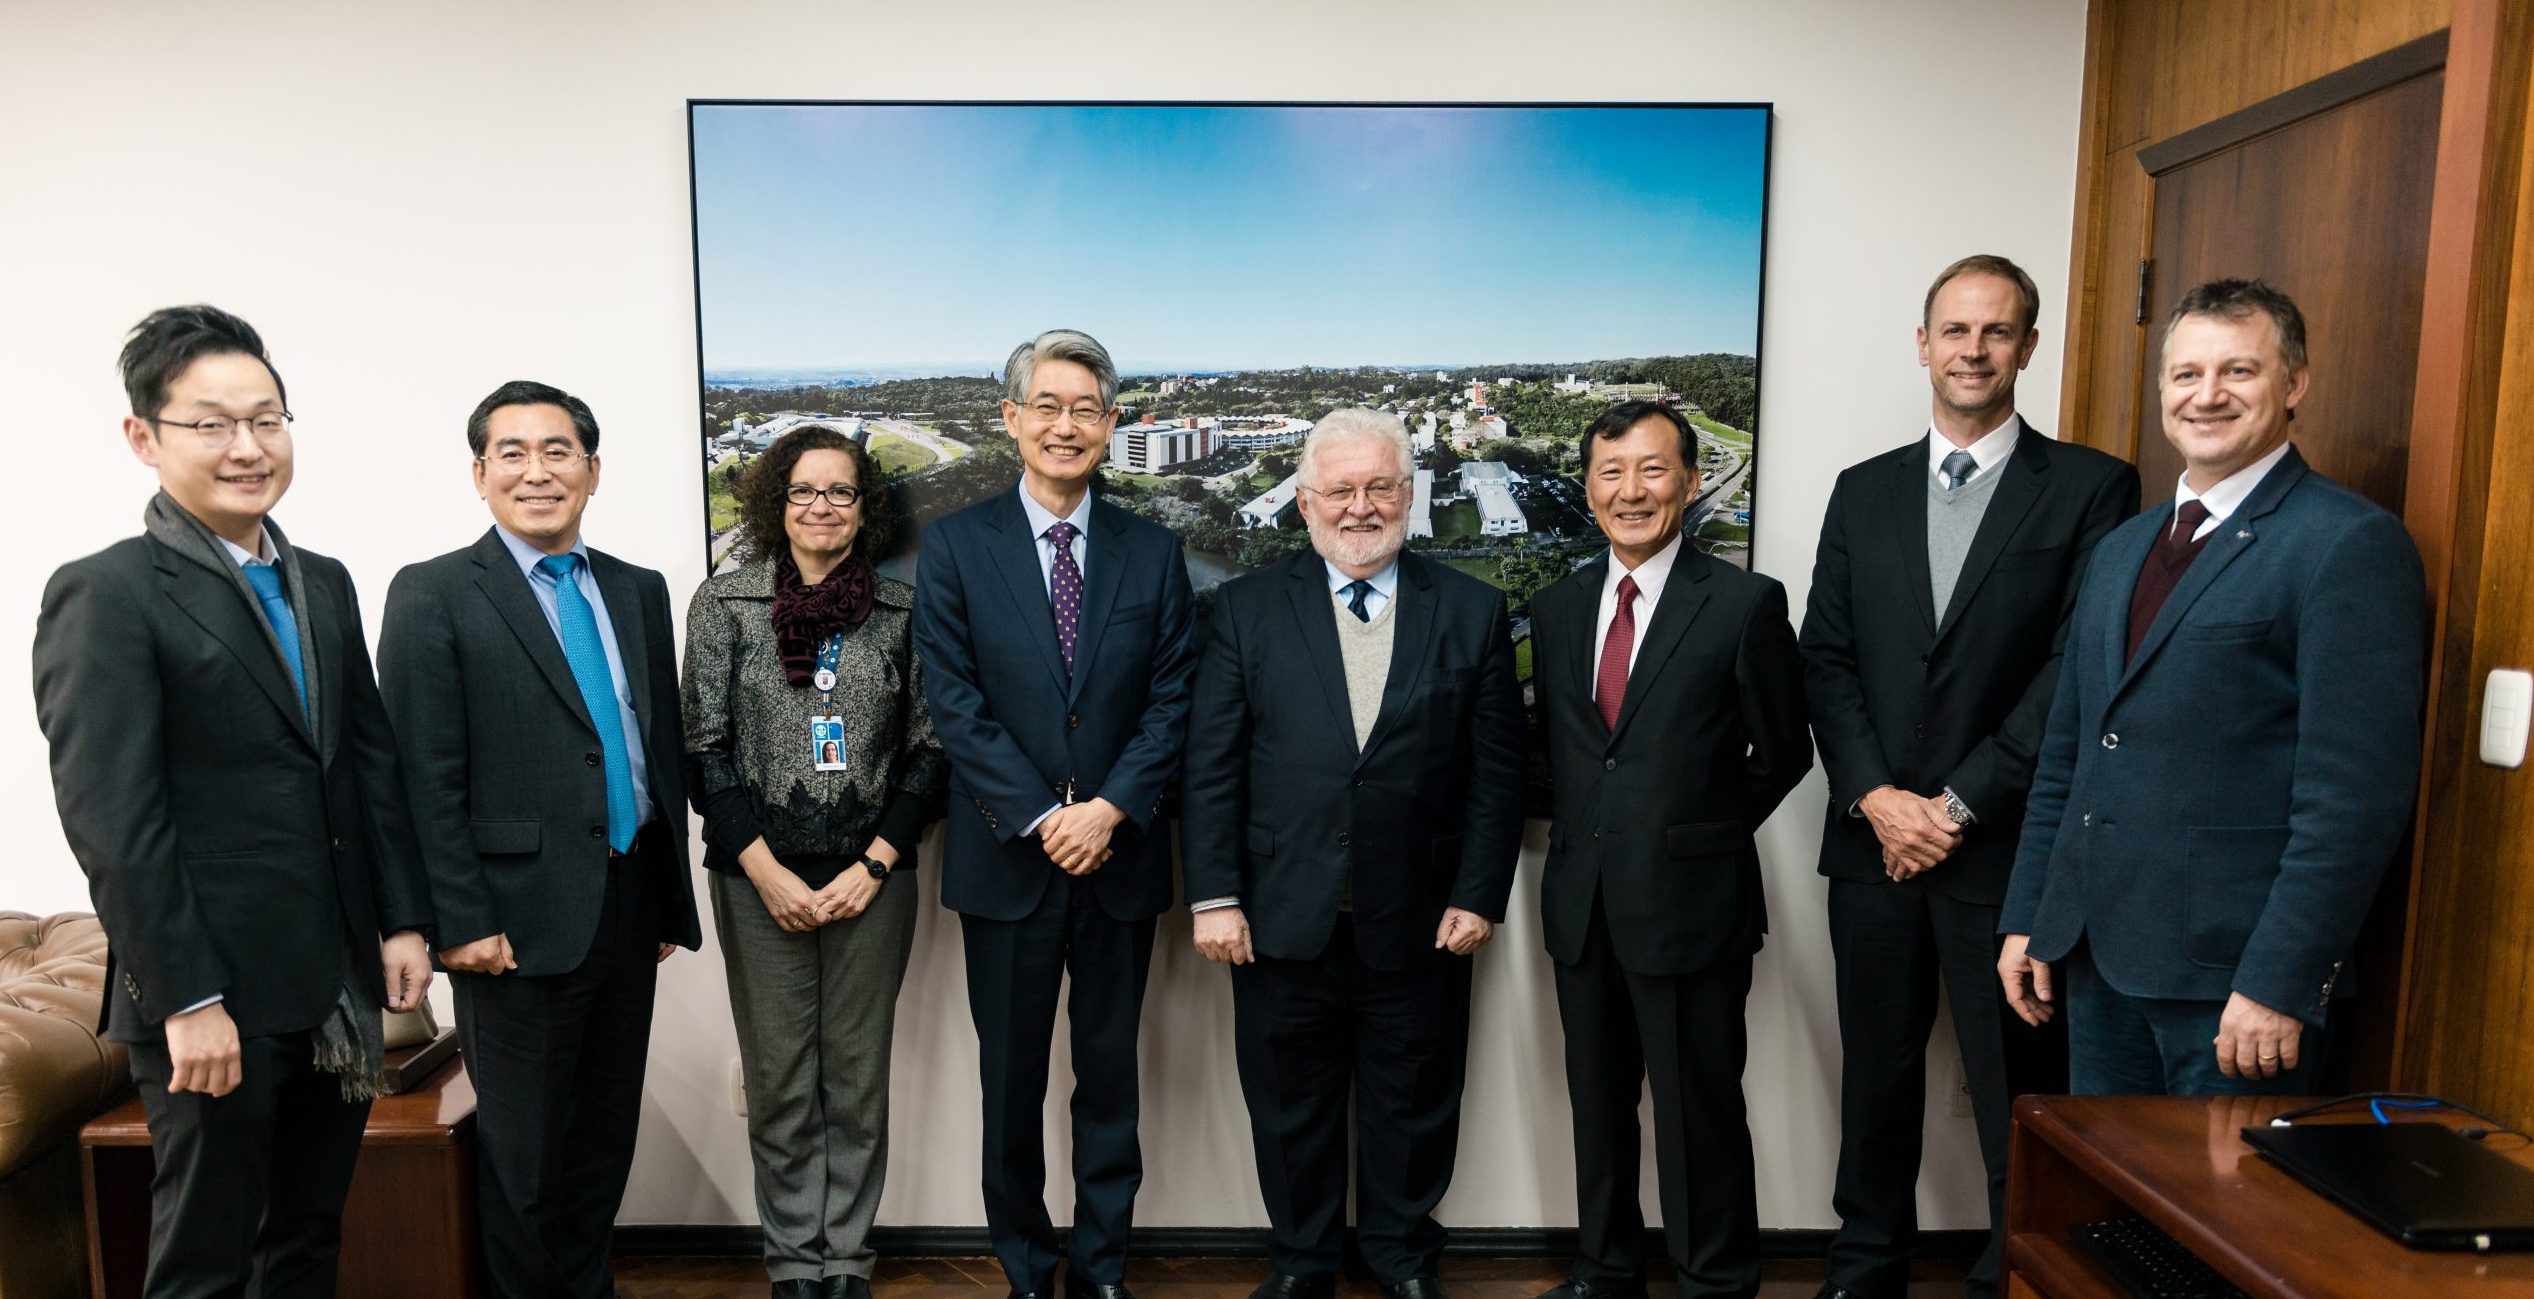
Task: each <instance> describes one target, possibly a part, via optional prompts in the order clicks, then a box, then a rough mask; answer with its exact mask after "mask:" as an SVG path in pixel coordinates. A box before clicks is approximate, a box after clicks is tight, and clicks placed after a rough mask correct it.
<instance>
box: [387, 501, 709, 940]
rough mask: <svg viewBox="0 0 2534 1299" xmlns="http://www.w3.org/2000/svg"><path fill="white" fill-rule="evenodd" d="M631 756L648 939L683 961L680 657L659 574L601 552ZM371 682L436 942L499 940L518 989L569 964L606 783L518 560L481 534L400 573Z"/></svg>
mask: <svg viewBox="0 0 2534 1299" xmlns="http://www.w3.org/2000/svg"><path fill="white" fill-rule="evenodd" d="M589 565H590V572H591V573H592V574H593V575H595V576H596V577H597V579H598V589H599V592H600V594H602V595H604V596H605V597H606V598H607V618H608V621H609V622H610V623H611V624H613V625H614V627H615V629H616V648H617V652H618V654H619V656H620V657H621V658H622V659H623V660H624V664H625V675H626V677H627V678H628V680H627V683H626V684H627V687H628V689H630V690H631V692H632V694H633V701H634V715H635V716H636V718H638V719H639V720H640V722H641V724H642V733H641V735H640V736H639V737H635V736H627V737H626V738H627V740H629V741H633V742H638V743H640V744H641V745H642V756H643V762H644V764H645V775H646V777H647V778H648V783H649V786H650V790H649V792H650V795H651V807H652V810H653V814H654V816H655V817H656V818H657V820H656V822H655V830H656V831H657V832H658V833H659V834H660V836H661V838H662V839H663V840H665V841H666V843H667V844H668V845H669V851H667V852H663V853H656V854H653V855H652V856H651V857H650V861H651V863H652V867H651V869H652V871H653V879H652V890H653V896H654V897H655V898H657V899H658V901H659V906H658V908H657V914H658V915H659V917H660V929H659V933H658V937H657V941H659V942H663V943H676V944H678V945H679V946H681V947H694V946H696V945H698V944H699V943H701V942H702V941H703V935H702V932H701V931H700V929H699V928H698V926H697V924H696V918H695V897H694V891H693V889H692V887H691V886H690V884H689V883H688V879H687V843H686V840H687V835H686V780H685V776H684V764H685V761H686V753H685V748H686V746H685V744H684V742H683V740H682V738H681V732H680V730H679V724H678V677H677V650H676V645H677V642H676V640H675V639H674V636H675V633H673V632H672V631H671V630H670V626H669V588H668V583H667V582H665V581H663V580H662V579H661V577H660V575H659V574H658V573H655V572H653V571H651V570H650V569H647V568H638V567H636V566H634V565H632V564H628V563H625V562H624V561H622V560H619V559H616V558H614V557H612V556H610V555H607V554H604V553H602V552H600V551H597V550H591V551H590V552H589ZM378 667H379V679H380V682H381V684H382V686H383V687H384V689H385V692H386V696H387V709H388V715H389V716H390V717H391V718H393V719H394V721H395V724H396V738H397V741H398V743H399V744H400V745H401V748H402V752H403V756H404V769H405V777H406V782H407V786H408V788H409V790H410V791H411V798H412V804H413V819H414V828H415V830H416V832H417V833H418V834H419V836H420V839H421V844H422V859H423V863H424V865H425V867H426V868H427V869H428V871H429V873H430V878H431V898H432V903H433V905H434V907H435V908H436V909H437V911H438V913H439V917H440V935H439V943H440V946H441V947H443V948H449V947H456V946H458V945H460V944H462V943H469V942H473V941H474V940H476V939H478V938H483V937H487V936H489V935H492V934H498V933H507V934H509V935H510V946H511V954H512V956H513V957H514V958H515V959H517V961H518V962H519V973H521V974H560V973H563V972H565V971H568V970H571V969H574V968H576V967H578V966H579V965H580V963H581V960H582V958H583V957H584V956H586V955H587V954H588V952H589V946H590V940H591V937H592V935H593V934H594V933H595V932H596V929H597V925H598V914H599V907H600V903H601V902H602V901H603V899H604V895H605V890H606V883H607V871H608V865H607V838H606V832H607V781H606V774H605V768H604V766H603V761H604V760H603V758H602V757H601V755H600V752H599V744H598V730H597V728H596V727H595V726H593V725H592V724H591V721H590V715H589V708H588V706H587V705H586V704H584V703H583V702H582V701H581V692H580V687H579V686H578V685H577V684H576V683H575V682H574V681H573V679H572V665H571V662H570V661H569V660H567V659H566V658H564V656H563V645H562V642H560V641H559V640H557V639H556V638H555V634H554V629H553V627H551V626H550V625H548V624H547V622H546V617H545V612H544V610H542V609H540V608H539V607H538V605H537V597H536V593H535V592H533V591H531V590H530V589H529V587H528V579H527V578H526V577H525V576H524V575H522V574H521V573H520V571H519V564H518V561H517V560H515V559H514V558H512V556H511V553H510V549H509V548H508V547H507V546H505V545H503V544H502V539H501V536H500V534H499V533H497V532H495V531H493V530H491V529H487V530H486V531H485V533H484V535H483V537H482V538H481V539H480V540H478V541H477V542H476V543H475V544H474V545H472V546H470V547H467V548H466V549H464V550H455V551H451V552H449V553H448V554H445V555H442V556H440V557H438V558H436V559H428V560H424V561H423V562H421V563H419V564H413V565H409V566H407V567H406V568H405V569H404V571H402V572H400V573H398V574H396V581H395V583H394V584H393V585H391V586H389V587H388V588H387V615H386V619H385V622H384V624H383V625H382V626H381V627H380V629H379V636H378Z"/></svg>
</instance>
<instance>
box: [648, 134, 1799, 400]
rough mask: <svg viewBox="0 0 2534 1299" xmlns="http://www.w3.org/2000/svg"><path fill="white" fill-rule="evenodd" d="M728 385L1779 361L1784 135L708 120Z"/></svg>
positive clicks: (706, 232) (709, 364) (702, 154)
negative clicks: (1765, 267) (958, 376)
mask: <svg viewBox="0 0 2534 1299" xmlns="http://www.w3.org/2000/svg"><path fill="white" fill-rule="evenodd" d="M693 127H694V148H695V184H696V222H697V244H698V257H699V259H700V271H701V275H700V279H701V293H702V310H701V315H702V327H703V336H704V354H705V368H706V371H707V373H708V374H719V373H725V372H730V371H735V370H742V369H754V370H763V369H778V368H802V369H811V368H816V369H837V370H855V369H869V370H875V371H880V370H900V371H913V372H929V373H986V372H989V371H992V370H993V369H995V368H997V367H998V366H1000V364H1001V363H1002V360H1003V356H1004V354H1005V353H1006V352H1007V351H1009V350H1010V348H1011V346H1012V345H1013V344H1015V343H1017V342H1020V341H1021V340H1022V339H1025V338H1027V337H1028V336H1030V335H1031V334H1033V333H1036V332H1037V331H1038V330H1041V329H1044V328H1049V327H1052V326H1057V325H1065V326H1071V327H1074V328H1079V329H1085V330H1088V331H1090V332H1091V333H1093V334H1094V335H1097V336H1098V337H1099V338H1100V339H1101V340H1102V341H1103V342H1105V343H1107V344H1108V346H1109V348H1110V350H1111V352H1112V353H1113V354H1114V355H1115V356H1116V357H1117V358H1118V361H1119V364H1120V366H1121V368H1123V369H1126V370H1128V371H1130V372H1132V371H1144V372H1150V371H1154V370H1228V369H1252V368H1271V367H1279V366H1292V365H1322V366H1348V365H1416V364H1427V365H1464V364H1467V365H1477V364H1484V363H1490V362H1547V361H1583V360H1595V359H1600V358H1605V357H1619V356H1645V355H1661V354H1674V353H1690V352H1741V353H1751V352H1754V351H1755V350H1756V348H1757V333H1756V331H1757V325H1758V316H1759V286H1760V238H1761V197H1762V190H1763V186H1764V184H1765V177H1764V171H1765V165H1766V143H1765V141H1766V131H1767V112H1766V110H1764V109H1757V108H1751V109H1691V108H1679V109H1674V108H1538V109H1493V108H1317V107H1314V108H1240V107H1151V106H1135V107H1124V106H1104V107H1086V106H1056V107H1044V106H1039V107H1033V106H1010V105H974V106H969V105H809V106H775V105H699V106H697V107H696V108H695V109H694V110H693Z"/></svg>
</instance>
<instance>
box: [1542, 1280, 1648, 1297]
mask: <svg viewBox="0 0 2534 1299" xmlns="http://www.w3.org/2000/svg"><path fill="white" fill-rule="evenodd" d="M1538 1299H1645V1283H1644V1282H1642V1281H1639V1282H1635V1283H1632V1284H1630V1283H1622V1282H1618V1281H1581V1280H1571V1279H1570V1280H1568V1281H1567V1282H1565V1283H1564V1284H1562V1285H1555V1286H1551V1287H1549V1288H1548V1289H1546V1290H1543V1291H1541V1292H1540V1294H1539V1296H1538Z"/></svg>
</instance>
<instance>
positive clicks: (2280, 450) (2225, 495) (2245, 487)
mask: <svg viewBox="0 0 2534 1299" xmlns="http://www.w3.org/2000/svg"><path fill="white" fill-rule="evenodd" d="M2287 456H2288V444H2287V443H2285V442H2282V443H2280V444H2279V445H2278V446H2276V447H2274V448H2272V449H2271V452H2270V454H2268V455H2266V456H2263V457H2262V458H2260V459H2259V460H2255V461H2253V462H2252V463H2251V464H2248V465H2245V466H2244V467H2243V468H2241V469H2238V470H2236V471H2235V472H2233V473H2231V474H2228V475H2226V476H2225V477H2224V478H2221V479H2218V480H2217V482H2216V483H2215V484H2214V485H2213V486H2211V487H2210V488H2209V489H2208V490H2207V491H2205V492H2195V491H2192V490H2191V475H2190V473H2189V471H2187V470H2186V471H2184V472H2183V475H2182V478H2181V481H2179V482H2176V483H2175V484H2174V485H2173V508H2175V509H2177V510H2179V509H2181V508H2182V503H2183V502H2184V501H2198V502H2199V503H2200V504H2202V505H2205V506H2207V507H2208V518H2206V519H2205V520H2202V521H2201V523H2200V527H2199V530H2198V531H2197V532H2194V533H2192V534H2191V539H2192V540H2193V541H2197V540H2199V539H2200V538H2202V537H2205V536H2207V535H2208V534H2210V533H2212V532H2215V531H2217V525H2219V524H2221V523H2224V522H2225V521H2226V518H2227V516H2228V515H2230V514H2233V513H2234V512H2235V511H2237V510H2239V509H2242V508H2243V505H2244V501H2245V499H2246V498H2248V497H2250V496H2251V495H2252V489H2254V488H2256V487H2259V486H2261V480H2262V479H2264V478H2267V477H2269V476H2270V471H2271V470H2273V469H2276V468H2278V467H2279V462H2280V461H2282V460H2285V459H2287ZM2165 526H2167V527H2168V528H2169V527H2171V526H2172V525H2171V524H2167V525H2165Z"/></svg>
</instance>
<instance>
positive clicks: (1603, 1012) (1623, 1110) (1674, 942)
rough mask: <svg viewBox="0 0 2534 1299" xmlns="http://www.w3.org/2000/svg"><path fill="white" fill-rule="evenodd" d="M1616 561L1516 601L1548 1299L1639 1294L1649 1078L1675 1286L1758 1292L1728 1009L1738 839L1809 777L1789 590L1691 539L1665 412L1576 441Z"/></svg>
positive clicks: (1605, 422) (1745, 907)
mask: <svg viewBox="0 0 2534 1299" xmlns="http://www.w3.org/2000/svg"><path fill="white" fill-rule="evenodd" d="M1582 452H1583V461H1584V492H1585V496H1586V499H1587V501H1588V502H1589V503H1590V505H1591V506H1592V512H1593V520H1594V522H1596V523H1597V524H1599V525H1600V527H1601V530H1602V533H1603V534H1604V535H1605V536H1607V537H1609V539H1610V554H1609V555H1608V557H1607V558H1604V559H1599V560H1595V561H1594V562H1592V563H1590V564H1586V565H1585V566H1584V567H1582V568H1580V569H1578V570H1576V571H1575V572H1574V573H1572V574H1570V575H1569V576H1567V577H1566V578H1565V579H1563V580H1561V581H1559V582H1558V583H1556V584H1555V585H1553V586H1551V587H1549V588H1548V589H1546V590H1544V591H1542V592H1540V594H1539V595H1538V596H1536V597H1534V598H1533V600H1532V602H1531V610H1532V615H1533V635H1534V637H1535V638H1536V639H1535V640H1534V641H1533V651H1532V652H1533V655H1534V663H1535V665H1536V667H1535V671H1534V674H1533V682H1534V685H1535V688H1536V690H1537V693H1538V698H1539V704H1540V719H1541V725H1542V727H1543V728H1544V729H1545V731H1546V733H1547V740H1548V751H1549V765H1550V770H1551V774H1552V775H1553V777H1554V779H1555V783H1556V797H1555V803H1554V806H1553V810H1552V816H1551V821H1550V826H1549V855H1548V865H1547V868H1546V870H1545V871H1544V872H1543V873H1542V876H1541V880H1540V910H1541V921H1542V928H1543V930H1544V931H1545V934H1546V937H1547V942H1548V949H1549V954H1550V956H1552V957H1553V958H1555V961H1556V977H1557V1006H1558V1018H1559V1019H1560V1021H1561V1022H1562V1023H1563V1024H1564V1026H1565V1030H1566V1083H1567V1090H1568V1092H1569V1093H1570V1096H1571V1098H1572V1100H1573V1104H1574V1115H1575V1186H1576V1197H1577V1206H1576V1217H1577V1226H1578V1227H1579V1232H1578V1240H1577V1245H1576V1258H1575V1267H1574V1272H1573V1274H1572V1276H1571V1278H1570V1279H1569V1280H1567V1281H1566V1282H1565V1283H1564V1284H1561V1285H1559V1286H1557V1287H1556V1288H1554V1289H1552V1290H1550V1291H1549V1292H1548V1293H1547V1294H1546V1295H1544V1296H1542V1299H1643V1296H1644V1294H1645V1279H1644V1276H1643V1274H1642V1272H1641V1271H1640V1269H1639V1259H1638V1257H1637V1255H1638V1245H1639V1242H1640V1241H1641V1240H1642V1239H1643V1237H1644V1233H1645V1215H1644V1212H1643V1210H1642V1208H1641V1207H1640V1206H1639V1205H1638V1203H1637V1152H1638V1148H1639V1143H1640V1137H1639V1129H1638V1126H1637V1100H1638V1095H1639V1092H1640V1089H1641V1088H1643V1087H1644V1086H1645V1084H1646V1083H1647V1082H1648V1081H1649V1080H1650V1081H1651V1082H1652V1090H1653V1098H1654V1129H1655V1170H1656V1180H1657V1184H1658V1185H1659V1187H1660V1189H1661V1195H1662V1209H1663V1237H1664V1245H1665V1252H1666V1253H1668V1254H1670V1255H1671V1260H1672V1263H1673V1265H1674V1266H1675V1267H1677V1268H1678V1269H1679V1281H1680V1285H1679V1294H1680V1295H1681V1296H1682V1299H1693V1297H1694V1296H1706V1295H1736V1296H1748V1295H1751V1294H1753V1293H1755V1292H1756V1291H1757V1290H1758V1288H1759V1282H1760V1253H1759V1207H1758V1194H1757V1191H1756V1188H1755V1185H1754V1181H1753V1168H1752V1156H1751V1133H1750V1128H1749V1125H1748V1124H1747V1123H1746V1122H1745V1120H1744V1117H1743V1103H1742V1066H1743V1059H1744V1056H1745V1054H1746V1049H1747V1046H1748V1043H1747V1041H1746V1036H1745V1033H1744V1028H1743V1018H1742V1013H1743V1012H1742V1007H1743V1000H1744V998H1745V997H1747V996H1748V995H1749V993H1750V990H1751V958H1752V956H1753V955H1754V954H1755V953H1757V952H1758V951H1759V949H1760V942H1761V936H1762V934H1763V933H1764V932H1765V931H1766V929H1767V915H1766V912H1765V907H1764V904H1763V901H1762V897H1761V890H1760V858H1759V852H1758V849H1757V848H1756V847H1755V846H1754V844H1753V843H1752V834H1753V832H1755V831H1756V830H1758V829H1759V826H1760V823H1761V822H1762V821H1765V820H1767V819H1768V815H1769V813H1770V812H1772V811H1774V810H1775V809H1776V807H1777V805H1778V802H1779V800H1781V799H1783V798H1785V797H1786V793H1787V791H1788V790H1790V789H1793V788H1794V787H1795V782H1796V781H1798V780H1800V779H1802V778H1803V776H1804V773H1806V772H1807V771H1810V770H1811V769H1812V743H1811V738H1810V736H1809V734H1808V732H1807V730H1806V723H1805V710H1804V683H1803V660H1802V658H1801V656H1800V655H1799V654H1798V653H1797V650H1796V645H1795V631H1794V628H1793V627H1792V626H1790V625H1789V624H1788V622H1787V617H1786V589H1785V588H1784V587H1782V586H1780V585H1778V583H1777V582H1776V581H1774V580H1772V579H1770V578H1766V577H1761V576H1759V575H1757V574H1754V573H1746V572H1743V571H1742V570H1740V569H1738V568H1735V567H1733V566H1732V565H1730V564H1726V563H1724V562H1722V561H1720V560H1717V559H1715V558H1712V557H1710V556H1708V555H1705V554H1701V553H1699V552H1698V551H1697V550H1696V549H1694V548H1692V547H1690V546H1689V545H1688V544H1687V543H1686V541H1685V540H1684V538H1683V536H1682V534H1683V532H1684V526H1683V525H1684V523H1686V522H1687V521H1688V518H1689V515H1690V513H1691V508H1692V503H1693V502H1694V501H1696V500H1697V498H1698V471H1697V469H1696V465H1697V463H1698V460H1697V455H1696V436H1695V434H1694V433H1693V432H1692V430H1691V428H1690V425H1689V421H1688V419H1687V418H1685V417H1684V416H1683V415H1682V414H1681V413H1680V412H1679V411H1677V410H1675V409H1673V408H1672V407H1671V406H1670V405H1668V404H1666V403H1663V402H1659V401H1631V402H1623V403H1621V404H1620V405H1618V406H1615V407H1612V408H1611V409H1610V410H1609V411H1608V412H1606V413H1605V414H1603V415H1602V417H1601V418H1600V419H1597V420H1595V421H1594V422H1593V425H1592V427H1591V428H1589V429H1587V430H1585V433H1584V437H1583V446H1582Z"/></svg>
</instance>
